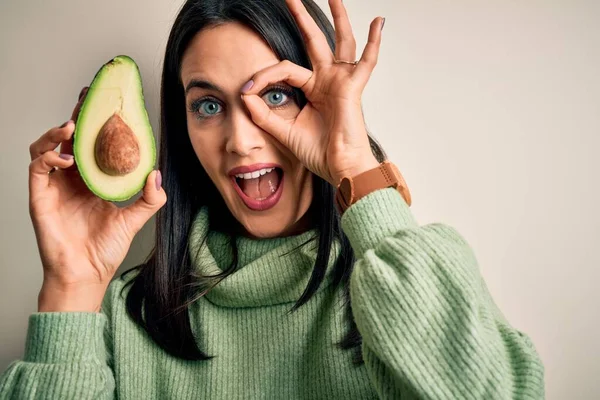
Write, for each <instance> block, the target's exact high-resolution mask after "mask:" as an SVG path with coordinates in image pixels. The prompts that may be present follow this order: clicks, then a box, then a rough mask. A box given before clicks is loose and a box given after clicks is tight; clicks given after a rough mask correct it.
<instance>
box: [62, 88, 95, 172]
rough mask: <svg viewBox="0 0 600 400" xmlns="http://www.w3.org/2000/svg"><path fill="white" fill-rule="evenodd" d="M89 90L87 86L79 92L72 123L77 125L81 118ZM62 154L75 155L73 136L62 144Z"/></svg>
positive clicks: (72, 114)
mask: <svg viewBox="0 0 600 400" xmlns="http://www.w3.org/2000/svg"><path fill="white" fill-rule="evenodd" d="M88 89H89V88H88V87H87V86H85V87H84V88H83V89H81V92H79V100H78V101H77V104H76V105H75V108H74V109H73V112H72V113H71V121H73V122H75V123H77V118H78V117H79V111H81V105H82V104H83V101H84V100H85V97H86V95H87V91H88ZM60 152H61V153H65V154H73V136H71V137H70V138H69V140H66V141H64V142H62V143H61V145H60ZM73 168H75V166H74V165H73Z"/></svg>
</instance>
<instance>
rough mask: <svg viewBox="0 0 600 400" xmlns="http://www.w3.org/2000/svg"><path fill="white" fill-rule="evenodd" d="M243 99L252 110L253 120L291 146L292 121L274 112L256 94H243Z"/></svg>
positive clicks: (282, 142) (249, 109) (284, 143)
mask: <svg viewBox="0 0 600 400" xmlns="http://www.w3.org/2000/svg"><path fill="white" fill-rule="evenodd" d="M242 100H243V101H244V103H246V108H248V111H250V115H251V117H252V121H254V123H255V124H256V125H258V126H259V127H261V128H262V129H263V130H265V131H266V132H267V133H269V134H271V135H272V136H274V137H275V139H277V140H279V141H280V142H281V144H283V145H284V146H286V147H288V148H289V147H290V132H291V131H292V124H291V122H290V121H287V120H285V119H283V118H282V117H280V116H279V115H277V114H276V113H274V112H273V110H271V108H269V106H268V105H267V104H266V103H265V101H264V100H263V99H262V98H260V97H259V96H257V95H255V94H248V95H246V94H243V95H242Z"/></svg>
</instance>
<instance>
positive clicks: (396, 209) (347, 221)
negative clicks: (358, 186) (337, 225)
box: [342, 188, 418, 258]
mask: <svg viewBox="0 0 600 400" xmlns="http://www.w3.org/2000/svg"><path fill="white" fill-rule="evenodd" d="M417 226H418V225H417V221H416V220H415V217H414V216H413V214H412V212H411V210H410V208H409V207H408V204H406V201H404V198H403V197H402V195H401V194H400V193H399V192H398V191H397V190H396V189H394V188H385V189H379V190H376V191H374V192H372V193H369V194H368V195H366V196H365V197H363V198H362V199H360V200H359V201H357V202H356V203H354V204H353V205H351V206H350V207H349V208H348V209H347V210H346V211H345V212H344V214H342V229H343V230H344V233H345V234H346V235H347V236H348V239H349V240H350V244H351V245H352V248H353V249H354V253H355V255H356V257H357V258H360V257H362V256H363V254H364V253H365V252H366V251H367V250H368V249H372V248H375V246H377V244H378V243H379V242H380V241H381V240H382V239H383V238H385V237H388V236H391V235H393V234H395V233H396V232H398V231H400V230H402V229H406V228H414V227H417Z"/></svg>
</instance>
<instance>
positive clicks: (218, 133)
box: [181, 23, 312, 238]
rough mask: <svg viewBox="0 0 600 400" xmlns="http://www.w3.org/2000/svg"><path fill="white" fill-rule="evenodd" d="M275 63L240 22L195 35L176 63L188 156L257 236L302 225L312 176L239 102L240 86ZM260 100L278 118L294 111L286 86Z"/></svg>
mask: <svg viewBox="0 0 600 400" xmlns="http://www.w3.org/2000/svg"><path fill="white" fill-rule="evenodd" d="M279 61H280V60H278V58H277V57H276V55H275V53H273V51H272V50H271V49H270V48H269V46H268V45H267V44H266V43H265V42H264V40H263V39H262V38H261V37H260V36H259V35H258V34H256V33H255V32H254V31H252V30H251V29H249V28H247V27H245V26H244V25H242V24H239V23H226V24H223V25H219V26H215V27H211V28H207V29H204V30H202V31H200V32H199V33H198V34H196V36H195V37H194V39H193V40H192V41H191V43H190V45H189V47H188V48H187V49H186V51H185V53H184V56H183V60H182V68H181V78H182V82H183V87H184V88H185V89H186V94H185V97H186V101H185V103H186V108H187V128H188V133H189V136H190V140H191V142H192V146H193V147H194V151H195V152H196V155H197V156H198V159H199V160H200V163H201V164H202V166H203V167H204V169H205V170H206V172H207V173H208V175H209V176H210V179H211V180H212V181H213V182H214V184H215V186H216V187H217V189H218V190H219V192H220V193H221V196H222V197H223V199H224V200H225V203H226V204H227V207H228V208H229V210H230V211H231V213H232V214H233V215H234V217H235V218H236V219H237V220H238V221H239V222H240V223H241V225H242V226H243V228H244V230H245V232H246V234H247V235H248V236H250V237H256V238H264V237H275V236H286V235H290V234H297V233H300V232H303V231H304V230H306V229H307V228H308V227H309V221H308V218H310V217H309V216H308V214H307V213H306V211H307V210H308V208H309V206H310V203H311V201H312V173H311V172H310V171H308V170H307V169H306V168H305V167H304V166H303V165H302V164H301V163H300V162H299V161H298V159H297V158H296V157H295V156H294V155H293V154H292V153H291V152H290V151H289V150H288V149H287V148H285V147H284V146H283V145H282V144H281V143H280V142H279V141H277V140H276V139H275V138H274V137H273V136H271V135H270V134H269V133H267V132H265V131H264V130H262V129H261V128H259V127H258V126H257V125H256V124H255V123H254V122H253V121H252V119H251V116H250V113H249V111H248V110H247V109H246V107H245V105H244V103H243V100H242V99H241V89H242V87H243V86H244V84H245V83H246V82H248V81H249V80H250V79H251V78H252V76H253V75H254V74H255V73H256V72H257V71H259V70H261V69H264V68H266V67H269V66H271V65H274V64H277V63H278V62H279ZM260 95H261V97H262V98H263V100H264V101H265V102H266V103H267V105H269V107H271V109H272V112H275V113H277V114H279V115H280V116H282V117H283V118H286V119H294V118H295V117H296V115H297V114H298V113H299V112H300V108H299V106H298V105H297V104H296V101H295V100H294V95H293V92H292V91H291V87H290V86H289V85H287V84H286V83H283V82H279V83H277V84H273V85H270V86H267V87H266V88H265V90H263V91H262V92H261V94H260ZM303 216H304V217H305V218H302V217H303Z"/></svg>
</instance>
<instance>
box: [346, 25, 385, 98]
mask: <svg viewBox="0 0 600 400" xmlns="http://www.w3.org/2000/svg"><path fill="white" fill-rule="evenodd" d="M384 20H385V18H380V17H378V18H375V19H374V20H373V22H371V28H370V30H369V40H368V41H367V44H366V45H365V50H364V51H363V54H362V57H361V58H360V62H359V63H358V65H357V66H356V68H355V69H354V73H353V74H352V80H355V81H356V82H357V83H358V84H360V85H361V86H362V87H364V86H365V85H366V84H367V82H368V80H369V78H370V77H371V73H372V72H373V69H375V65H377V58H378V57H379V48H380V46H381V29H382V26H383V22H384Z"/></svg>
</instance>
